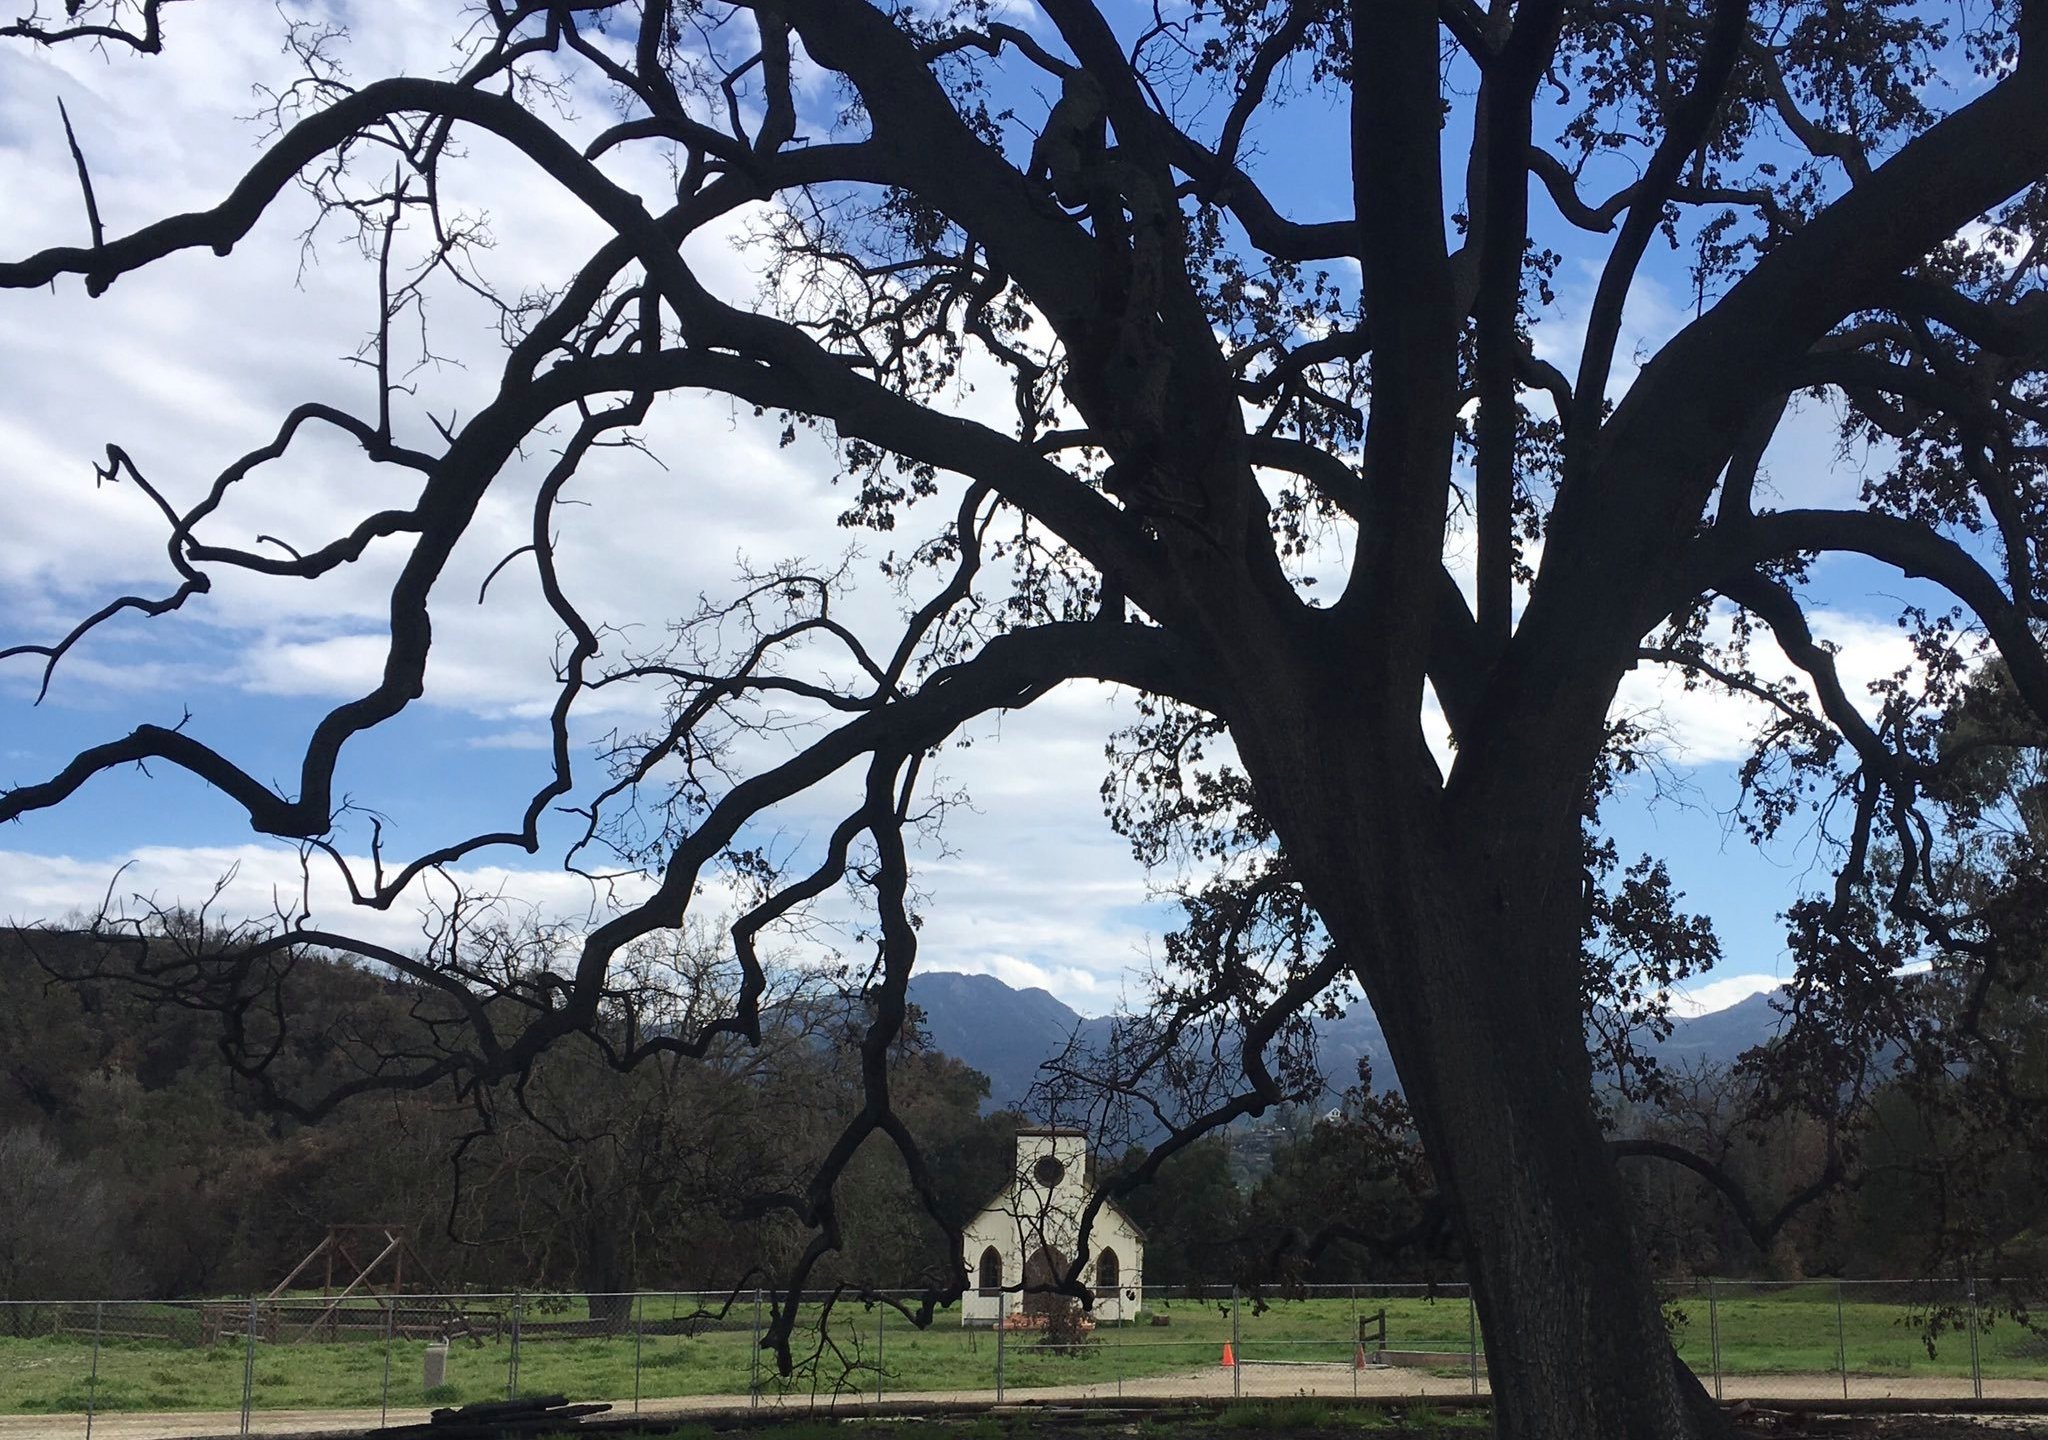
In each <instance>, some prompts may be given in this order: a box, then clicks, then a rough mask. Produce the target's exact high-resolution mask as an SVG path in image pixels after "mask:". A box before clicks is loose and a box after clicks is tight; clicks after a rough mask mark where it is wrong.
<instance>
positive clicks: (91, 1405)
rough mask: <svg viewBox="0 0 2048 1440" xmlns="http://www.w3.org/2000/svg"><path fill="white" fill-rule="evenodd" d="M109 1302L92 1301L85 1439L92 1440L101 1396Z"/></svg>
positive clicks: (86, 1384)
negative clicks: (102, 1343) (102, 1338)
mask: <svg viewBox="0 0 2048 1440" xmlns="http://www.w3.org/2000/svg"><path fill="white" fill-rule="evenodd" d="M106 1312H107V1302H106V1301H104V1300H95V1301H93V1302H92V1373H91V1374H90V1375H88V1376H87V1377H86V1381H85V1440H92V1414H93V1411H94V1409H95V1408H97V1406H98V1402H99V1398H100V1332H101V1331H102V1330H104V1329H105V1328H106Z"/></svg>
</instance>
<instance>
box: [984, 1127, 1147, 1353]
mask: <svg viewBox="0 0 2048 1440" xmlns="http://www.w3.org/2000/svg"><path fill="white" fill-rule="evenodd" d="M1087 1203H1088V1137H1087V1134H1086V1132H1084V1131H1081V1130H1061V1129H1036V1130H1019V1131H1018V1132H1017V1174H1016V1177H1015V1178H1014V1179H1012V1180H1011V1181H1010V1183H1009V1186H1008V1187H1007V1188H1006V1189H1004V1191H1003V1192H1002V1193H1001V1194H1000V1195H997V1196H996V1197H995V1198H994V1199H992V1200H990V1201H989V1202H988V1204H987V1205H986V1206H984V1207H983V1209H982V1211H981V1213H980V1214H979V1215H977V1216H975V1217H974V1219H973V1220H971V1221H969V1222H968V1225H967V1230H966V1239H967V1294H966V1295H965V1297H963V1299H962V1301H961V1305H960V1323H961V1324H963V1325H994V1324H996V1323H997V1321H998V1320H999V1319H1002V1318H1004V1317H1015V1316H1019V1315H1032V1316H1035V1315H1039V1314H1042V1313H1044V1312H1045V1311H1046V1310H1049V1309H1050V1308H1052V1306H1053V1305H1054V1304H1056V1303H1058V1301H1059V1300H1060V1299H1061V1297H1060V1296H1058V1295H1056V1294H1053V1293H1050V1292H1046V1291H1039V1292H1037V1293H1032V1292H1031V1291H1029V1290H1025V1289H1023V1288H1021V1287H1025V1286H1037V1285H1050V1284H1053V1283H1055V1282H1056V1281H1057V1279H1058V1278H1059V1277H1060V1276H1062V1275H1064V1274H1066V1271H1067V1267H1068V1266H1069V1265H1070V1264H1072V1263H1073V1259H1074V1250H1075V1247H1076V1241H1077V1240H1078V1238H1079V1236H1080V1231H1081V1211H1082V1210H1083V1209H1084V1208H1085V1207H1086V1206H1087ZM1088 1248H1089V1251H1090V1255H1089V1261H1088V1264H1087V1265H1086V1266H1084V1267H1083V1268H1082V1270H1081V1283H1082V1284H1083V1285H1086V1286H1087V1287H1088V1288H1089V1289H1090V1290H1092V1291H1093V1292H1094V1293H1095V1307H1094V1311H1093V1315H1094V1318H1095V1319H1096V1320H1097V1321H1110V1322H1115V1321H1120V1320H1130V1319H1133V1318H1134V1317H1136V1315H1137V1313H1138V1310H1139V1307H1140V1306H1141V1305H1142V1304H1143V1303H1144V1299H1145V1296H1144V1291H1143V1288H1142V1287H1143V1284H1144V1275H1145V1232H1144V1231H1142V1230H1140V1229H1139V1228H1138V1227H1137V1226H1136V1225H1134V1224H1132V1223H1131V1219H1130V1217H1129V1216H1128V1215H1126V1214H1124V1212H1123V1211H1121V1210H1119V1209H1117V1207H1116V1205H1115V1204H1114V1203H1113V1202H1109V1201H1104V1202H1103V1205H1102V1208H1101V1209H1099V1210H1098V1211H1096V1212H1095V1221H1094V1223H1093V1224H1092V1225H1090V1226H1089V1227H1088ZM1012 1323H1015V1322H1014V1321H1012Z"/></svg>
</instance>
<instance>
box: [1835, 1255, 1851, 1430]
mask: <svg viewBox="0 0 2048 1440" xmlns="http://www.w3.org/2000/svg"><path fill="white" fill-rule="evenodd" d="M1835 1363H1836V1365H1838V1366H1840V1367H1841V1371H1842V1398H1843V1399H1844V1400H1847V1399H1848V1398H1849V1333H1848V1331H1847V1330H1846V1329H1845V1328H1844V1327H1843V1324H1842V1282H1841V1281H1840V1280H1837V1281H1836V1282H1835Z"/></svg>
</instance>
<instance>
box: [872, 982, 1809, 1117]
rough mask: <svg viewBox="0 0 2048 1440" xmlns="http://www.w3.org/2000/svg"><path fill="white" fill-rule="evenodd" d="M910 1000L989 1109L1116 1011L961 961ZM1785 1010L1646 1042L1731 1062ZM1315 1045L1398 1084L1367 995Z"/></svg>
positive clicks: (1712, 1020) (1756, 1005)
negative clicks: (1080, 1007)
mask: <svg viewBox="0 0 2048 1440" xmlns="http://www.w3.org/2000/svg"><path fill="white" fill-rule="evenodd" d="M909 998H910V1002H911V1003H912V1004H913V1005H915V1006H917V1007H918V1009H919V1010H920V1011H922V1012H923V1014H924V1028H925V1034H926V1037H927V1039H928V1040H929V1041H930V1043H931V1046H932V1048H933V1049H935V1050H938V1051H940V1052H941V1053H942V1054H946V1055H950V1056H952V1057H953V1058H954V1059H956V1060H959V1061H961V1062H963V1063H965V1064H967V1065H971V1066H972V1067H973V1068H975V1069H976V1070H979V1071H980V1072H981V1073H982V1074H984V1075H986V1076H987V1077H988V1081H989V1096H988V1100H987V1101H986V1102H985V1104H984V1106H983V1108H984V1109H985V1110H990V1109H999V1108H1004V1107H1013V1108H1024V1107H1023V1106H1022V1103H1021V1102H1022V1101H1023V1100H1024V1098H1025V1096H1026V1094H1027V1093H1028V1092H1029V1090H1030V1088H1031V1084H1032V1081H1033V1079H1034V1078H1035V1077H1036V1075H1037V1073H1038V1067H1039V1066H1040V1065H1041V1064H1043V1063H1044V1062H1045V1061H1046V1060H1047V1059H1050V1058H1051V1057H1052V1056H1053V1055H1055V1054H1057V1053H1058V1052H1059V1051H1060V1049H1061V1048H1062V1047H1064V1046H1065V1045H1066V1043H1067V1041H1068V1039H1069V1037H1071V1036H1072V1035H1074V1034H1075V1032H1076V1031H1079V1032H1080V1034H1081V1036H1082V1038H1083V1039H1084V1040H1085V1041H1090V1042H1094V1041H1100V1040H1101V1039H1103V1038H1104V1037H1105V1036H1106V1035H1107V1033H1108V1028H1109V1024H1110V1018H1109V1017H1108V1016H1087V1015H1083V1014H1081V1013H1080V1012H1079V1011H1077V1010H1075V1009H1074V1008H1073V1007H1072V1006H1070V1005H1068V1004H1067V1003H1066V1002H1065V1001H1063V1000H1061V999H1059V998H1058V997H1057V996H1055V995H1053V994H1051V993H1050V992H1048V991H1046V990H1043V989H1040V988H1038V987H1036V986H1031V987H1027V988H1024V989H1018V988H1017V987H1015V986H1012V985H1009V984H1006V983H1005V982H1004V981H1002V980H999V979H997V978H996V977H995V976H993V975H972V974H967V973H965V972H962V971H955V970H932V971H920V972H918V973H916V974H914V975H912V976H911V979H910V992H909ZM1779 1020H1780V1017H1779V1015H1778V1013H1777V1012H1776V1011H1775V1010H1773V1009H1772V1008H1771V1005H1770V994H1769V992H1764V993H1760V994H1755V995H1750V996H1747V997H1745V998H1744V999H1742V1000H1738V1001H1737V1002H1736V1003H1735V1004H1733V1005H1729V1006H1725V1007H1723V1008H1722V1009H1719V1010H1710V1011H1708V1012H1707V1013H1706V1014H1704V1015H1696V1016H1690V1017H1685V1018H1681V1019H1678V1020H1676V1021H1675V1022H1674V1023H1673V1025H1672V1031H1671V1035H1670V1037H1669V1038H1668V1039H1666V1040H1664V1041H1661V1042H1657V1043H1654V1044H1649V1045H1647V1046H1646V1047H1645V1048H1646V1049H1647V1050H1648V1051H1649V1052H1650V1053H1651V1054H1654V1055H1655V1056H1656V1057H1657V1058H1658V1059H1659V1060H1661V1061H1663V1062H1664V1063H1666V1064H1668V1065H1688V1064H1696V1063H1707V1064H1714V1065H1726V1064H1728V1063H1729V1062H1731V1061H1733V1060H1734V1059H1735V1057H1736V1056H1738V1055H1740V1054H1741V1053H1742V1052H1743V1051H1745V1050H1748V1049H1750V1048H1751V1047H1753V1046H1756V1045H1761V1044H1763V1043H1764V1042H1765V1041H1767V1040H1769V1039H1770V1038H1771V1037H1772V1036H1773V1035H1775V1034H1776V1033H1777V1029H1778V1023H1779ZM1316 1032H1317V1033H1316V1042H1317V1054H1318V1057H1319V1059H1320V1060H1321V1062H1322V1071H1323V1078H1324V1081H1325V1083H1326V1084H1328V1085H1329V1086H1330V1087H1331V1089H1332V1091H1341V1090H1343V1089H1344V1088H1346V1087H1347V1086H1349V1085H1351V1084H1352V1083H1354V1080H1355V1077H1356V1076H1357V1073H1358V1062H1359V1060H1361V1059H1363V1060H1365V1061H1367V1062H1368V1063H1369V1064H1370V1065H1371V1066H1372V1073H1373V1077H1374V1080H1375V1081H1376V1082H1377V1083H1379V1084H1380V1085H1382V1086H1386V1087H1388V1088H1398V1087H1399V1082H1398V1080H1397V1079H1396V1077H1395V1074H1394V1063H1393V1059H1392V1057H1391V1056H1390V1055H1389V1054H1388V1052H1387V1042H1386V1036H1385V1034H1384V1033H1383V1032H1382V1031H1381V1029H1380V1026H1379V1021H1378V1019H1377V1018H1376V1017H1375V1016H1374V1015H1373V1013H1372V1008H1371V1007H1370V1006H1368V1005H1367V1004H1365V1003H1364V1002H1363V1001H1360V1002H1359V1003H1358V1004H1356V1005H1354V1006H1352V1007H1351V1008H1350V1009H1349V1010H1347V1011H1346V1012H1345V1013H1344V1014H1343V1015H1342V1016H1340V1017H1339V1018H1338V1019H1336V1020H1318V1021H1316Z"/></svg>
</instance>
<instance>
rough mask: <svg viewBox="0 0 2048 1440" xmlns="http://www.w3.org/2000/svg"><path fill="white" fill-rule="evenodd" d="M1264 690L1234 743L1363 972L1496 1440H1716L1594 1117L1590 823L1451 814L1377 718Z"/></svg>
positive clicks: (1412, 742) (1315, 896)
mask: <svg viewBox="0 0 2048 1440" xmlns="http://www.w3.org/2000/svg"><path fill="white" fill-rule="evenodd" d="M1290 669H1292V670H1293V673H1294V674H1295V675H1297V676H1299V675H1304V674H1313V673H1314V672H1313V670H1312V669H1306V668H1298V667H1290ZM1268 679H1269V688H1268V689H1267V690H1266V692H1265V693H1266V695H1267V696H1268V697H1270V699H1269V702H1268V703H1267V704H1264V705H1262V706H1261V714H1260V715H1259V716H1258V717H1257V718H1255V719H1253V720H1252V721H1250V722H1249V723H1248V724H1247V725H1244V726H1241V727H1240V728H1239V730H1238V743H1239V751H1240V754H1241V755H1242V756H1243V758H1244V759H1245V762H1246V765H1247V768H1248V769H1249V771H1250V772H1251V774H1252V778H1253V779H1254V781H1255V783H1257V784H1258V786H1259V789H1260V798H1261V804H1262V806H1264V807H1265V812H1266V814H1267V815H1268V816H1269V818H1271V819H1272V820H1273V821H1274V823H1275V826H1276V829H1277V830H1278V832H1279V834H1280V836H1281V838H1282V840H1283V842H1284V843H1285V844H1286V846H1287V850H1288V854H1289V857H1290V859H1291V860H1292V862H1293V863H1294V865H1295V866H1296V868H1297V870H1298V871H1299V873H1300V874H1301V876H1302V879H1303V884H1304V886H1305V887H1306V889H1307V892H1308V895H1309V898H1310V900H1311V901H1312V903H1313V904H1314V905H1315V907H1316V909H1317V911H1318V913H1319V914H1320V915H1321V916H1322V918H1323V921H1324V923H1325V925H1326V926H1327V928H1328V929H1329V932H1330V934H1331V936H1332V938H1333V939H1334V940H1335V942H1336V943H1337V944H1338V945H1339V946H1341V947H1343V948H1344V949H1345V950H1346V951H1347V952H1348V953H1349V954H1351V955H1352V956H1354V957H1356V958H1355V959H1354V960H1353V962H1352V964H1353V969H1354V972H1355V973H1356V975H1357V977H1358V979H1359V981H1360V983H1361V985H1362V986H1363V988H1364V990H1365V993H1366V996H1367V998H1368V1000H1369V1001H1370V1002H1371V1004H1372V1006H1373V1009H1374V1012H1375V1014H1376V1015H1377V1016H1378V1018H1379V1020H1380V1023H1381V1025H1382V1026H1383V1028H1384V1030H1385V1033H1386V1037H1387V1044H1388V1048H1389V1050H1390V1052H1391V1054H1392V1056H1393V1059H1394V1064H1395V1067H1396V1069H1397V1071H1398V1072H1399V1074H1400V1077H1401V1082H1402V1086H1403V1089H1404V1091H1405V1093H1406V1096H1407V1099H1408V1102H1409V1105H1410V1106H1411V1108H1412V1109H1413V1111H1414V1114H1415V1117H1416V1122H1417V1126H1418V1128H1419V1130H1420V1131H1421V1135H1422V1140H1423V1143H1424V1145H1425V1147H1426V1149H1427V1151H1428V1153H1429V1156H1430V1159H1431V1162H1432V1164H1433V1166H1434V1167H1435V1170H1436V1173H1437V1178H1438V1181H1439V1183H1440V1184H1441V1185H1442V1186H1443V1188H1444V1190H1445V1193H1446V1194H1447V1196H1448V1198H1449V1199H1450V1200H1451V1201H1452V1204H1453V1207H1454V1212H1455V1214H1456V1217H1457V1220H1456V1223H1457V1226H1458V1233H1459V1237H1460V1240H1461V1242H1462V1248H1463V1254H1464V1257H1465V1263H1466V1266H1467V1273H1468V1275H1469V1277H1470V1279H1471V1282H1472V1285H1473V1290H1474V1296H1475V1299H1476V1301H1477V1304H1478V1309H1479V1318H1480V1322H1481V1325H1482V1327H1483V1329H1484V1333H1485V1340H1486V1360H1487V1369H1488V1376H1489V1380H1490V1383H1491V1386H1492V1390H1493V1394H1494V1396H1495V1399H1496V1410H1495V1416H1496V1426H1497V1431H1496V1433H1497V1434H1498V1435H1500V1436H1501V1437H1503V1440H1699V1437H1705V1436H1712V1435H1721V1434H1725V1433H1726V1432H1727V1424H1726V1421H1725V1419H1724V1418H1723V1416H1722V1414H1721V1412H1720V1410H1719V1408H1718V1407H1717V1406H1716V1405H1715V1404H1714V1402H1713V1400H1712V1399H1711V1398H1710V1397H1709V1396H1708V1394H1707V1393H1706V1391H1705V1390H1704V1389H1703V1388H1702V1387H1701V1385H1700V1383H1699V1381H1698V1380H1697V1379H1696V1378H1695V1377H1694V1376H1693V1375H1692V1373H1691V1372H1690V1371H1689V1370H1687V1369H1686V1368H1685V1367H1684V1366H1683V1365H1681V1364H1680V1363H1679V1362H1678V1360H1677V1358H1676V1355H1675V1353H1674V1351H1673V1349H1672V1346H1671V1343H1670V1339H1669V1336H1668V1334H1667V1332H1666V1330H1665V1328H1664V1324H1663V1318H1662V1312H1661V1307H1660V1305H1659V1302H1658V1299H1657V1295H1656V1291H1655V1287H1654V1285H1653V1282H1652V1277H1651V1275H1650V1272H1649V1269H1648V1267H1647V1265H1646V1264H1645V1262H1644V1258H1643V1254H1642V1251H1641V1249H1640V1247H1639V1245H1638V1244H1637V1242H1636V1239H1635V1236H1634V1234H1633V1230H1632V1226H1631V1223H1630V1219H1629V1214H1628V1209H1627V1205H1626V1200H1625V1193H1624V1191H1623V1188H1622V1185H1621V1182H1620V1178H1619V1175H1618V1174H1617V1172H1616V1169H1615V1166H1614V1162H1613V1160H1612V1159H1611V1157H1610V1156H1609V1154H1608V1150H1607V1145H1606V1140H1605V1137H1604V1136H1603V1135H1602V1133H1601V1131H1600V1127H1599V1123H1598V1121H1597V1118H1596V1116H1595V1114H1594V1108H1593V1096H1592V1065H1591V1060H1590V1058H1589V1056H1588V1054H1587V1050H1586V1046H1585V1036H1584V1028H1583V1025H1584V1018H1583V1000H1582V997H1581V986H1580V975H1581V969H1580V966H1581V960H1580V949H1579V947H1580V929H1579V926H1580V919H1581V911H1582V908H1583V905H1584V903H1585V901H1584V893H1583V888H1582V885H1583V881H1582V852H1581V842H1580V836H1579V815H1578V813H1577V811H1576V807H1563V810H1564V813H1562V814H1558V815H1554V816H1551V817H1548V818H1546V819H1545V820H1544V821H1543V822H1541V824H1540V825H1538V826H1537V827H1536V828H1535V829H1533V830H1529V831H1525V832H1521V833H1516V832H1514V831H1511V830H1509V829H1508V828H1507V827H1506V826H1505V825H1489V824H1487V823H1486V822H1485V820H1484V818H1483V817H1480V818H1476V819H1475V817H1473V816H1470V815H1458V816H1453V815H1449V814H1447V813H1446V801H1445V798H1444V797H1445V791H1444V789H1443V788H1442V786H1441V784H1440V782H1438V781H1437V779H1436V770H1435V766H1434V763H1433V762H1432V761H1430V760H1429V759H1428V756H1427V754H1426V752H1423V753H1417V752H1418V751H1420V750H1421V746H1422V742H1421V740H1420V738H1419V736H1415V735H1403V734H1387V733H1375V730H1374V727H1373V725H1372V721H1371V716H1372V714H1373V711H1374V708H1375V707H1371V706H1366V705H1358V704H1355V703H1354V704H1347V705H1341V706H1335V705H1333V704H1332V702H1331V697H1330V696H1329V695H1328V693H1327V691H1325V692H1324V693H1323V694H1322V695H1321V696H1320V697H1317V696H1308V695H1303V696H1302V697H1301V703H1298V704H1297V703H1290V698H1291V697H1288V695H1287V686H1286V685H1285V683H1284V681H1277V682H1276V677H1272V676H1269V677H1268ZM1380 713H1384V711H1383V709H1382V710H1381V712H1380ZM1531 783H1545V782H1544V781H1542V780H1541V779H1540V778H1539V777H1535V776H1532V777H1531ZM1529 808H1540V807H1524V806H1517V805H1514V804H1501V805H1500V806H1499V808H1498V812H1497V813H1500V814H1502V815H1510V814H1522V813H1527V812H1528V809H1529ZM1451 837H1459V839H1462V840H1464V842H1465V843H1463V844H1460V843H1457V841H1456V840H1453V839H1452V838H1451Z"/></svg>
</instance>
